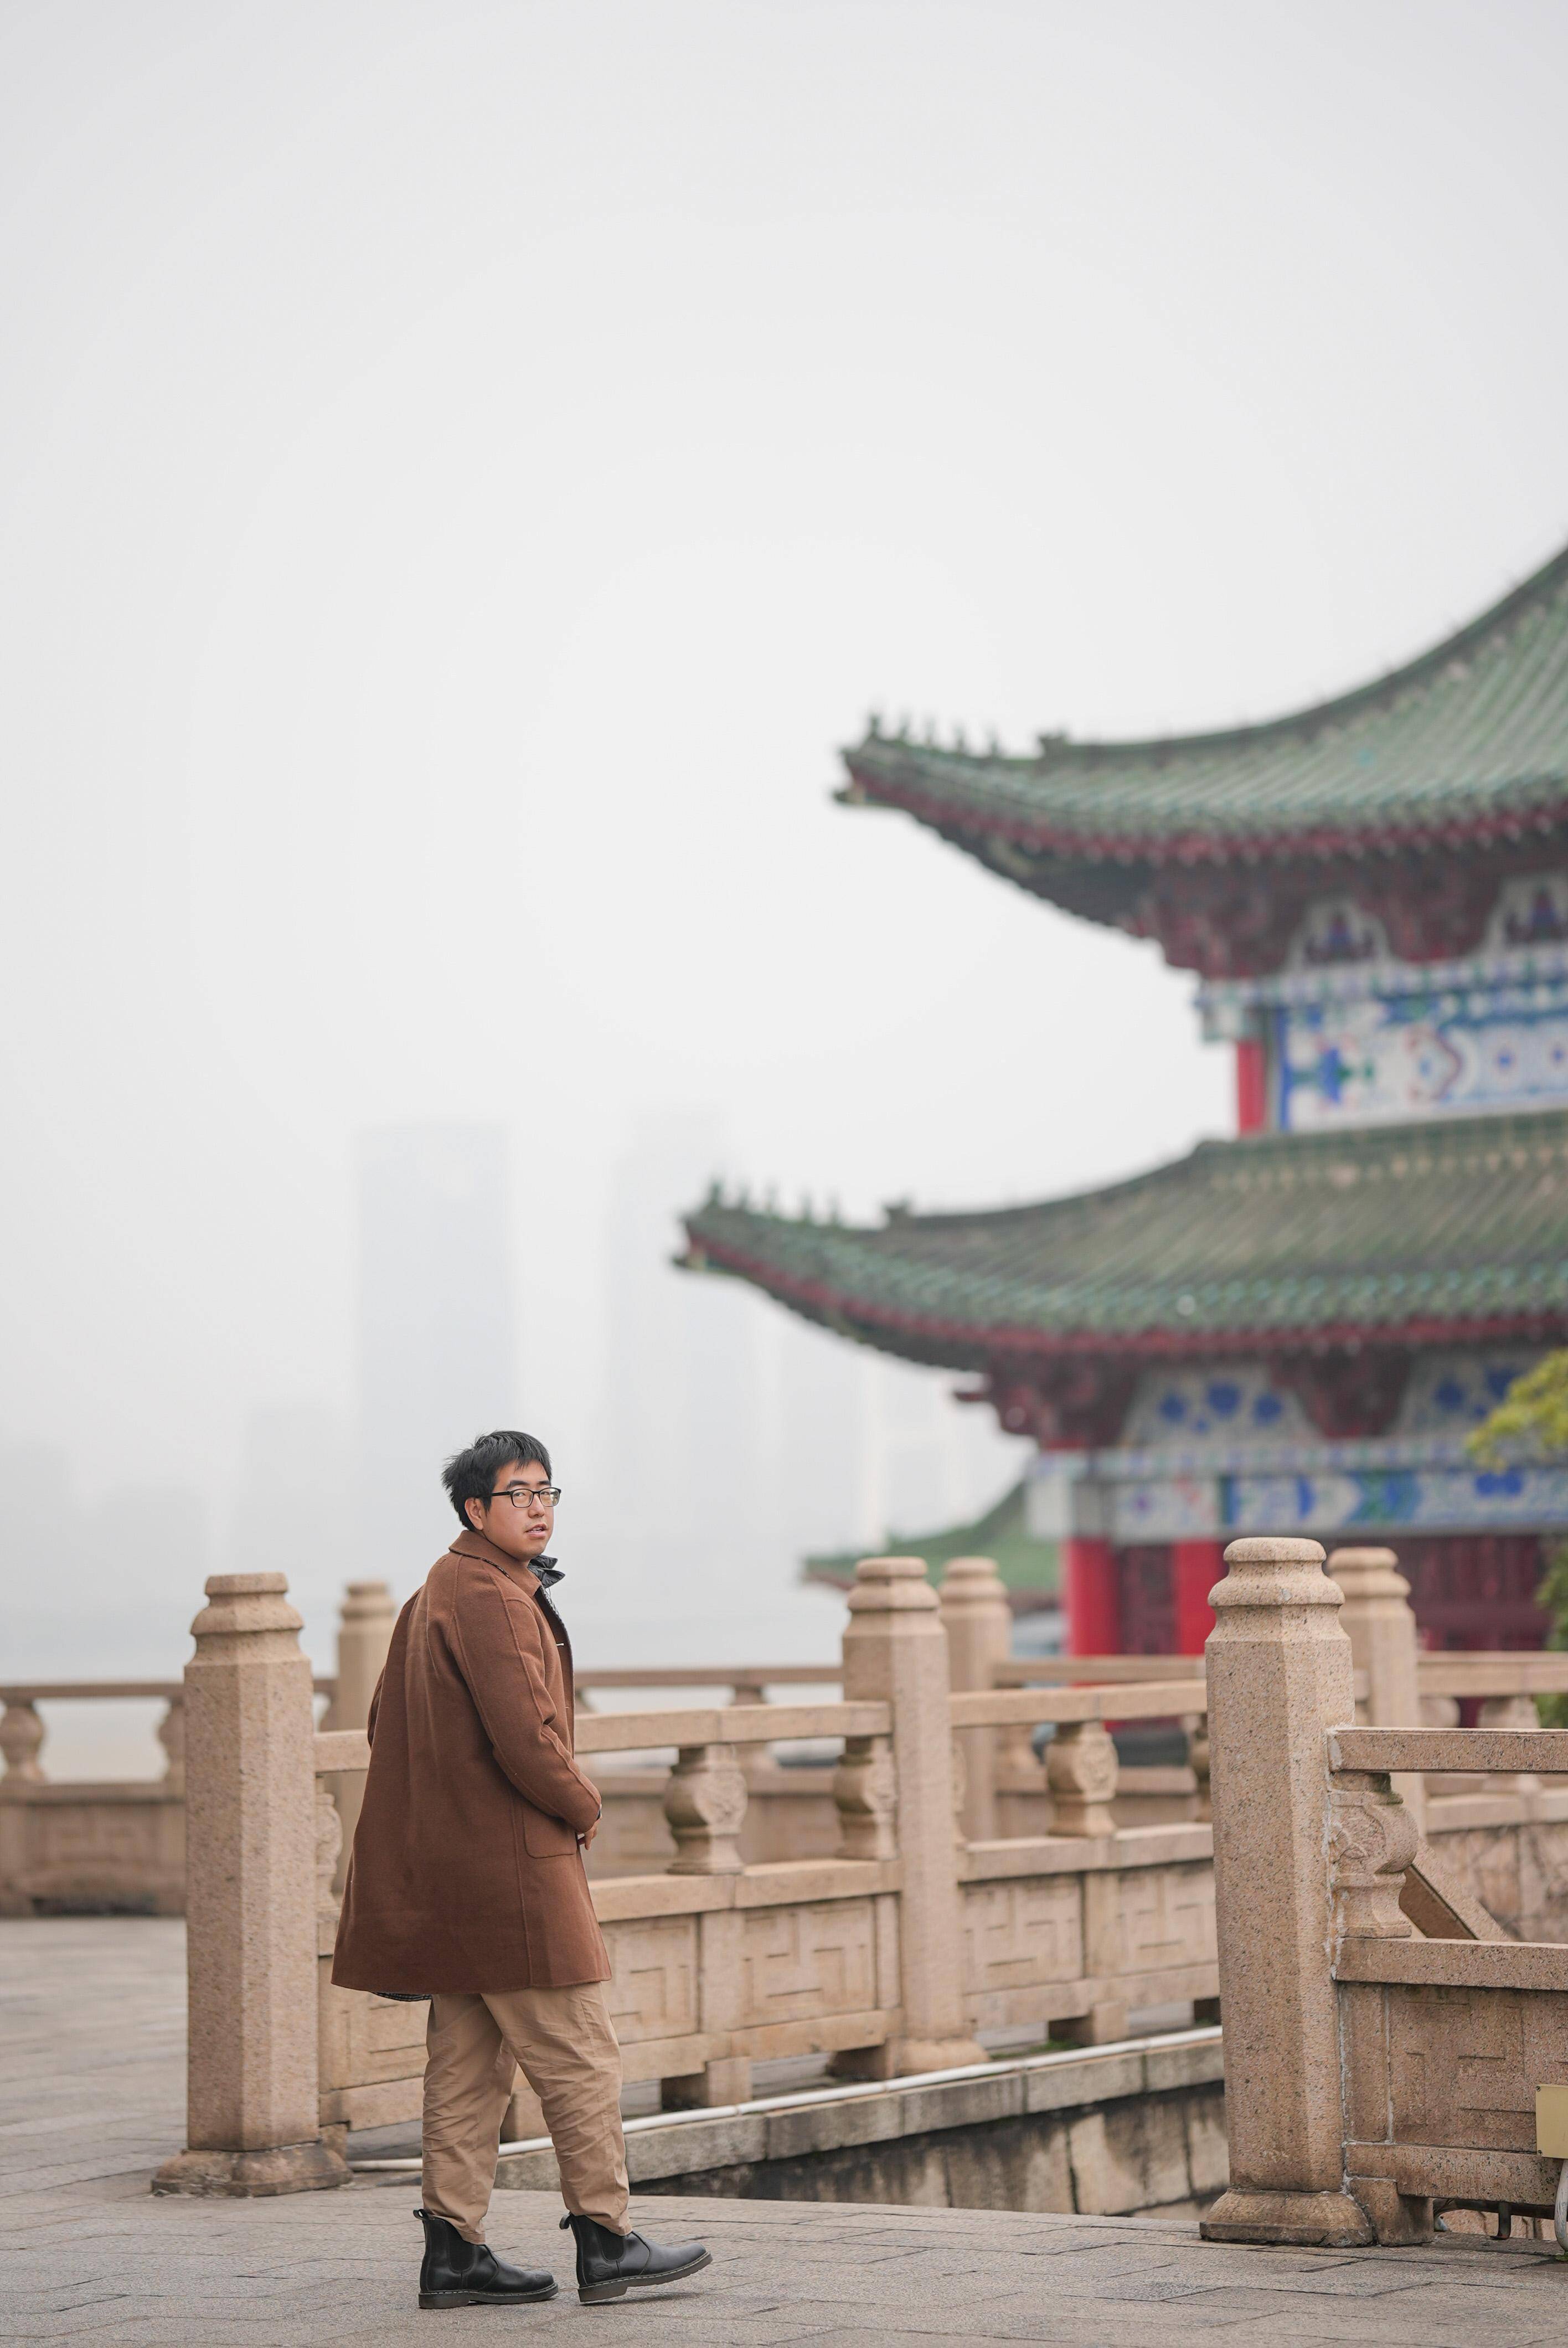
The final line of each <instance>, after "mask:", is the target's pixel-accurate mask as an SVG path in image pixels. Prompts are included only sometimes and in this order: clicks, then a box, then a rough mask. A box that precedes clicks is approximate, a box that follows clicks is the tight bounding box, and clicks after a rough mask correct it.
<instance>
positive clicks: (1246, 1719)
mask: <svg viewBox="0 0 1568 2348" xmlns="http://www.w3.org/2000/svg"><path fill="white" fill-rule="evenodd" d="M1370 1556H1371V1559H1372V1560H1373V1561H1372V1562H1371V1563H1368V1552H1361V1553H1359V1557H1358V1559H1355V1560H1352V1562H1351V1566H1350V1571H1349V1574H1348V1576H1347V1574H1346V1572H1345V1566H1346V1560H1345V1559H1344V1557H1343V1555H1342V1556H1341V1557H1340V1558H1339V1559H1337V1560H1334V1562H1335V1565H1336V1580H1335V1581H1330V1580H1329V1579H1328V1577H1327V1574H1326V1573H1325V1572H1324V1570H1323V1552H1322V1550H1320V1549H1319V1548H1318V1547H1317V1543H1316V1542H1314V1541H1300V1540H1276V1541H1268V1540H1244V1541H1237V1542H1235V1543H1233V1544H1232V1546H1231V1547H1230V1548H1229V1549H1228V1550H1226V1552H1225V1561H1226V1565H1227V1567H1228V1572H1227V1575H1226V1579H1225V1581H1224V1582H1223V1583H1222V1584H1221V1585H1220V1587H1219V1589H1218V1591H1216V1593H1215V1608H1216V1613H1217V1625H1216V1628H1215V1630H1214V1633H1213V1635H1212V1636H1211V1638H1210V1640H1209V1643H1208V1673H1207V1679H1208V1689H1209V1726H1210V1736H1211V1750H1212V1789H1213V1803H1214V1877H1215V1895H1216V1902H1217V1912H1218V1922H1219V1962H1220V1987H1221V1996H1222V2000H1223V2003H1224V2010H1225V2052H1226V2098H1225V2099H1226V2111H1227V2125H1228V2131H1229V2139H1230V2173H1231V2184H1230V2189H1229V2191H1228V2192H1227V2193H1226V2194H1225V2196H1224V2197H1223V2198H1222V2199H1221V2200H1220V2201H1219V2202H1218V2203H1217V2204H1216V2205H1215V2206H1214V2209H1212V2210H1211V2211H1210V2212H1209V2215H1208V2217H1207V2218H1206V2219H1205V2220H1204V2233H1205V2234H1207V2235H1208V2236H1209V2237H1210V2238H1211V2239H1214V2240H1225V2241H1237V2240H1240V2241H1255V2242H1297V2243H1315V2244H1351V2243H1357V2242H1367V2241H1370V2240H1374V2239H1376V2240H1380V2241H1386V2242H1408V2241H1416V2240H1422V2239H1425V2238H1426V2237H1427V2236H1428V2235H1430V2231H1431V2229H1432V2223H1433V2213H1434V2207H1435V2208H1438V2209H1440V2208H1443V2207H1445V2206H1458V2207H1460V2208H1464V2209H1497V2210H1498V2211H1499V2228H1500V2230H1501V2231H1503V2232H1506V2231H1508V2230H1509V2228H1510V2226H1511V2225H1512V2211H1513V2210H1515V2209H1523V2210H1527V2211H1531V2212H1537V2213H1543V2212H1545V2211H1547V2210H1549V2209H1551V2207H1552V2203H1553V2196H1554V2193H1555V2189H1556V2186H1557V2179H1558V2168H1559V2164H1558V2162H1557V2161H1555V2160H1550V2161H1549V2160H1546V2159H1543V2158H1542V2157H1539V2156H1538V2154H1537V2152H1536V2149H1535V2147H1536V2134H1535V2129H1536V2117H1535V2096H1536V2090H1537V2088H1538V2087H1541V2086H1542V2085H1560V2084H1565V2083H1568V1948H1565V1947H1564V1946H1563V1945H1562V1944H1561V1942H1557V1941H1538V1942H1534V1943H1531V1942H1520V1941H1512V1940H1510V1939H1508V1938H1507V1937H1506V1936H1505V1935H1504V1934H1503V1933H1502V1932H1501V1930H1500V1928H1499V1926H1498V1925H1497V1924H1496V1922H1495V1921H1493V1919H1492V1918H1491V1916H1490V1915H1488V1914H1487V1913H1486V1911H1485V1910H1483V1909H1482V1908H1481V1907H1480V1906H1479V1904H1478V1903H1476V1902H1475V1901H1474V1900H1472V1899H1471V1897H1470V1895H1469V1893H1468V1890H1466V1888H1465V1887H1464V1886H1463V1885H1462V1884H1461V1883H1458V1882H1456V1879H1455V1878H1454V1876H1453V1874H1452V1873H1451V1872H1450V1869H1448V1868H1447V1867H1446V1866H1445V1864H1444V1862H1443V1861H1442V1860H1441V1859H1438V1858H1436V1857H1435V1856H1434V1854H1433V1852H1432V1849H1431V1846H1430V1842H1429V1841H1428V1840H1427V1839H1426V1838H1424V1837H1423V1835H1422V1832H1421V1823H1420V1818H1419V1815H1418V1813H1417V1812H1416V1811H1415V1810H1413V1809H1412V1807H1410V1805H1409V1804H1408V1803H1407V1802H1405V1801H1404V1800H1403V1799H1402V1798H1401V1797H1400V1794H1399V1787H1400V1786H1401V1785H1404V1784H1412V1783H1413V1784H1414V1785H1415V1786H1416V1787H1417V1788H1418V1790H1419V1789H1420V1787H1421V1785H1422V1783H1423V1781H1425V1780H1427V1779H1428V1778H1429V1777H1430V1776H1431V1775H1432V1774H1433V1773H1440V1774H1442V1775H1453V1774H1455V1773H1458V1774H1461V1775H1463V1776H1472V1775H1477V1774H1481V1773H1484V1774H1487V1775H1489V1776H1497V1775H1499V1774H1501V1775H1505V1776H1528V1777H1534V1776H1538V1775H1542V1774H1563V1773H1568V1734H1562V1733H1558V1732H1553V1731H1548V1730H1541V1729H1537V1730H1534V1731H1529V1730H1509V1729H1441V1728H1430V1727H1428V1728H1422V1727H1419V1726H1415V1725H1412V1726H1409V1727H1398V1728H1362V1727H1358V1725H1356V1701H1355V1693H1354V1679H1353V1657H1352V1647H1351V1642H1350V1640H1349V1638H1348V1636H1347V1635H1346V1633H1345V1631H1344V1629H1343V1627H1342V1625H1341V1621H1340V1612H1341V1589H1340V1586H1339V1585H1340V1584H1341V1583H1342V1582H1343V1581H1344V1580H1346V1579H1350V1580H1352V1581H1354V1579H1355V1575H1356V1573H1357V1571H1358V1570H1365V1571H1367V1572H1376V1573H1377V1574H1378V1576H1379V1577H1381V1578H1382V1579H1383V1581H1384V1587H1383V1589H1382V1591H1381V1593H1380V1594H1381V1599H1382V1601H1385V1602H1386V1605H1387V1610H1388V1611H1387V1613H1386V1616H1385V1618H1384V1619H1385V1622H1386V1623H1393V1624H1395V1625H1396V1626H1397V1624H1398V1621H1399V1617H1398V1612H1397V1604H1398V1602H1399V1601H1400V1600H1401V1598H1402V1591H1399V1590H1394V1589H1392V1588H1390V1587H1389V1586H1388V1585H1389V1583H1390V1582H1394V1581H1399V1576H1398V1575H1397V1574H1395V1573H1394V1572H1393V1563H1392V1560H1391V1558H1389V1555H1388V1553H1387V1552H1373V1553H1370ZM1401 1653H1402V1650H1401V1649H1400V1648H1399V1645H1398V1643H1397V1642H1396V1639H1395V1637H1394V1635H1393V1633H1392V1632H1390V1634H1389V1653H1387V1654H1386V1655H1385V1656H1384V1657H1382V1658H1381V1659H1380V1661H1379V1662H1378V1663H1375V1664H1374V1665H1373V1674H1374V1686H1375V1687H1376V1685H1377V1683H1378V1674H1379V1673H1380V1672H1381V1671H1382V1670H1383V1669H1384V1667H1385V1666H1386V1667H1387V1669H1388V1670H1389V1672H1392V1670H1393V1669H1394V1667H1395V1665H1396V1663H1399V1657H1400V1654H1401ZM1405 1660H1406V1662H1407V1663H1408V1662H1409V1658H1408V1657H1407V1658H1406V1659H1405ZM1416 1680H1417V1674H1416V1673H1415V1671H1414V1669H1413V1667H1412V1668H1410V1669H1409V1671H1408V1672H1407V1684H1406V1687H1405V1691H1404V1698H1403V1700H1404V1701H1405V1702H1407V1703H1413V1702H1414V1701H1415V1683H1416ZM1390 1700H1392V1699H1390ZM1433 1807H1435V1805H1433V1804H1429V1805H1428V1813H1429V1815H1430V1811H1431V1809H1432V1808H1433Z"/></svg>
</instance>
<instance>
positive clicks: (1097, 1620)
mask: <svg viewBox="0 0 1568 2348" xmlns="http://www.w3.org/2000/svg"><path fill="white" fill-rule="evenodd" d="M1061 1591H1062V1596H1063V1598H1064V1600H1065V1601H1066V1606H1067V1652H1068V1653H1069V1654H1070V1655H1119V1654H1120V1653H1121V1652H1122V1609H1121V1605H1120V1603H1119V1601H1118V1597H1117V1590H1116V1560H1115V1558H1114V1557H1113V1556H1112V1550H1111V1544H1110V1542H1109V1541H1108V1540H1089V1539H1087V1538H1086V1537H1085V1536H1084V1535H1083V1534H1082V1533H1073V1534H1071V1535H1070V1536H1069V1538H1068V1539H1067V1540H1064V1541H1063V1542H1062V1544H1061Z"/></svg>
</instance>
